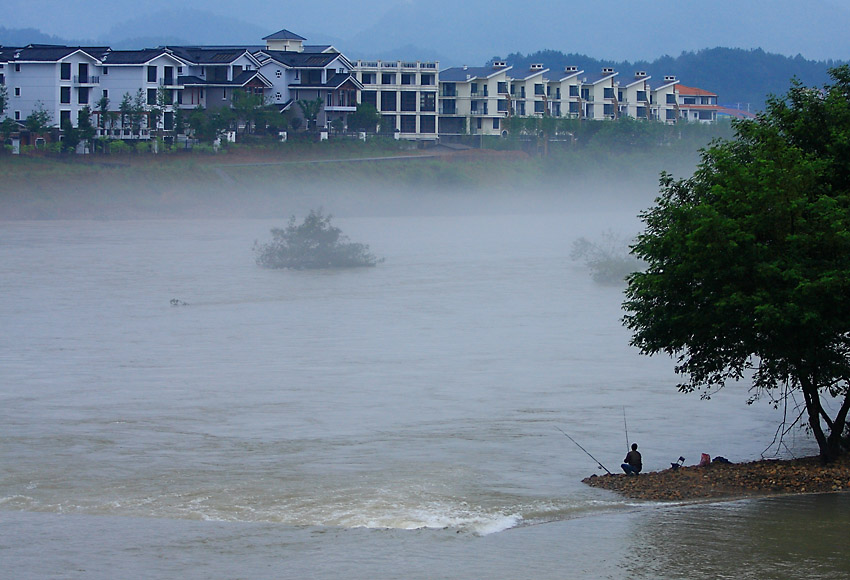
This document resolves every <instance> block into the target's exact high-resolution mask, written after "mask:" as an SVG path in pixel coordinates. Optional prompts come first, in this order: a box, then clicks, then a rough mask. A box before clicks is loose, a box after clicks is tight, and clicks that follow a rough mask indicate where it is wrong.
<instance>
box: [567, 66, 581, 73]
mask: <svg viewBox="0 0 850 580" xmlns="http://www.w3.org/2000/svg"><path fill="white" fill-rule="evenodd" d="M577 71H578V67H577V66H567V67H564V72H577Z"/></svg>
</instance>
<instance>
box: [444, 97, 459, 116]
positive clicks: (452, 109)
mask: <svg viewBox="0 0 850 580" xmlns="http://www.w3.org/2000/svg"><path fill="white" fill-rule="evenodd" d="M441 104H442V106H441V107H440V109H441V110H440V113H441V114H443V115H456V114H457V103H455V101H454V100H451V101H443V102H442V103H441Z"/></svg>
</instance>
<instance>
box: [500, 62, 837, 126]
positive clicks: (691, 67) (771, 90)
mask: <svg viewBox="0 0 850 580" xmlns="http://www.w3.org/2000/svg"><path fill="white" fill-rule="evenodd" d="M505 60H506V61H507V63H508V64H511V65H514V66H516V67H517V68H523V67H527V66H528V65H530V64H534V63H542V64H543V65H545V66H546V67H547V68H549V69H551V70H552V71H553V74H554V73H556V72H560V71H563V70H564V67H566V66H577V67H579V69H580V70H584V71H585V72H587V73H591V72H597V71H601V70H602V68H603V67H612V68H614V70H616V71H617V72H619V73H620V76H621V77H631V76H632V75H634V73H635V72H636V71H646V72H647V74H649V75H651V76H652V79H651V80H650V84H651V85H655V86H657V85H658V84H659V83H660V82H661V81H663V79H664V77H665V76H667V75H674V76H676V78H678V80H679V81H680V82H681V83H682V84H684V85H687V86H692V87H699V88H702V89H706V90H709V91H711V92H713V93H717V95H718V99H719V101H720V102H721V103H723V104H726V105H729V106H732V107H735V108H743V109H748V108H749V109H750V110H751V111H758V110H761V109H762V108H763V107H764V102H765V99H766V98H767V96H768V95H769V94H774V95H783V94H785V93H786V92H788V89H789V87H790V81H791V78H792V77H797V78H799V79H800V81H802V82H803V84H804V85H806V86H821V85H823V84H824V83H826V82H828V81H829V75H828V69H829V68H830V67H833V66H837V65H839V64H841V63H840V62H838V61H813V60H806V59H804V58H803V57H801V56H796V57H794V58H791V57H787V56H782V55H778V54H770V53H767V52H765V51H763V50H761V49H755V50H743V49H739V48H711V49H704V50H700V51H696V52H683V53H682V54H681V55H679V56H678V57H676V58H673V57H670V56H664V57H661V58H659V59H656V60H654V61H652V62H647V61H637V62H629V61H612V60H599V59H595V58H592V57H589V56H586V55H582V54H563V53H561V52H558V51H553V50H545V51H538V52H535V53H532V54H529V55H522V54H519V53H514V54H510V55H508V57H507V58H506V59H505ZM549 76H550V78H551V77H552V76H553V75H552V74H550V75H549Z"/></svg>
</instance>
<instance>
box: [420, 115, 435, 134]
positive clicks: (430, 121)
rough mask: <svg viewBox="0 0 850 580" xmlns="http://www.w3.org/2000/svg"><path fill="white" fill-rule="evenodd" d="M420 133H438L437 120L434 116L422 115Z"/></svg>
mask: <svg viewBox="0 0 850 580" xmlns="http://www.w3.org/2000/svg"><path fill="white" fill-rule="evenodd" d="M419 132H420V133H436V132H437V118H436V117H435V116H434V115H422V116H421V117H419Z"/></svg>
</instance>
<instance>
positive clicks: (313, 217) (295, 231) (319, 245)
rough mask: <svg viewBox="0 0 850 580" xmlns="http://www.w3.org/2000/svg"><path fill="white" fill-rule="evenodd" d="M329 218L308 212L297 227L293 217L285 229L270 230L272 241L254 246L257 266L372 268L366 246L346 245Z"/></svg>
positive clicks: (308, 268) (374, 260) (347, 242)
mask: <svg viewBox="0 0 850 580" xmlns="http://www.w3.org/2000/svg"><path fill="white" fill-rule="evenodd" d="M332 217H333V216H331V215H324V214H323V213H322V210H321V209H319V210H311V211H310V215H308V216H307V217H306V218H305V219H304V221H303V222H302V223H300V224H298V223H297V222H296V220H295V216H292V217H291V218H289V223H288V224H287V225H286V227H285V228H282V229H281V228H273V229H272V230H271V233H272V241H271V242H269V243H267V244H255V245H254V252H255V253H256V255H257V264H259V265H260V266H263V267H265V268H292V269H295V270H311V269H319V268H356V267H362V266H374V265H376V264H378V263H379V262H382V261H383V260H382V259H381V260H379V259H378V258H376V257H375V256H374V255H373V254H372V253H371V252H370V251H369V246H367V245H365V244H357V243H354V242H349V241H348V237H346V236H343V235H342V230H340V229H339V228H338V227H335V226H332V225H331V218H332Z"/></svg>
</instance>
